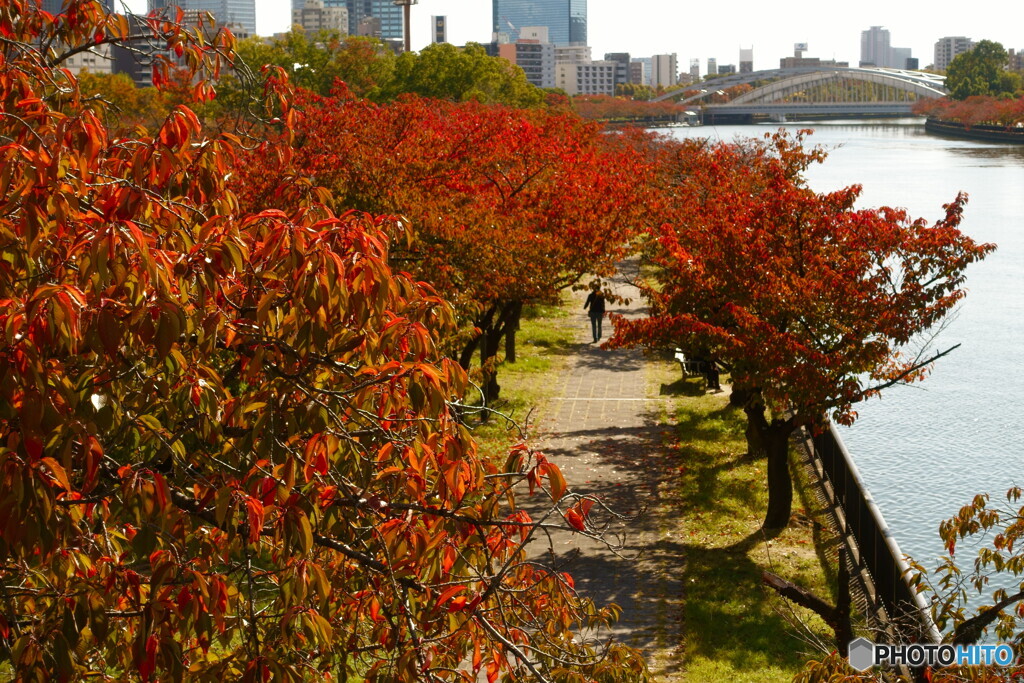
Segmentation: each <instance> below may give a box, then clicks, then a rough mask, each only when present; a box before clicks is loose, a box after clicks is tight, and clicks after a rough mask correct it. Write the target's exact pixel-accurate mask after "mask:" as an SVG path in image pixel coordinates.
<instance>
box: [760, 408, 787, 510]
mask: <svg viewBox="0 0 1024 683" xmlns="http://www.w3.org/2000/svg"><path fill="white" fill-rule="evenodd" d="M791 432H792V428H789V429H786V428H780V427H778V426H774V425H773V426H772V427H771V428H770V429H769V431H768V433H767V434H765V433H762V434H761V437H762V438H761V441H762V443H763V444H764V446H765V450H766V451H767V452H768V460H767V462H766V464H765V469H766V470H767V472H768V512H767V513H766V514H765V517H764V524H763V526H764V528H765V529H785V528H786V527H787V526H788V525H789V516H790V514H791V513H792V511H793V480H792V479H791V478H790V476H789V435H790V433H791Z"/></svg>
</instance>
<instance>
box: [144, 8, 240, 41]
mask: <svg viewBox="0 0 1024 683" xmlns="http://www.w3.org/2000/svg"><path fill="white" fill-rule="evenodd" d="M174 6H177V7H181V9H183V10H185V11H186V12H187V11H189V10H195V11H197V12H199V13H203V12H209V13H210V14H212V15H213V17H214V19H216V20H217V24H218V25H219V26H226V27H227V28H229V29H231V32H232V33H234V34H235V37H236V38H247V37H249V36H254V35H256V0H177V1H176V2H170V1H169V0H149V10H150V11H153V10H156V9H163V8H165V7H174Z"/></svg>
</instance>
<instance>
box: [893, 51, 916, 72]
mask: <svg viewBox="0 0 1024 683" xmlns="http://www.w3.org/2000/svg"><path fill="white" fill-rule="evenodd" d="M911 59H912V56H911V51H910V48H909V47H894V48H892V49H891V51H890V52H889V67H890V68H892V69H909V68H910V67H908V66H907V62H909V61H910V60H911Z"/></svg>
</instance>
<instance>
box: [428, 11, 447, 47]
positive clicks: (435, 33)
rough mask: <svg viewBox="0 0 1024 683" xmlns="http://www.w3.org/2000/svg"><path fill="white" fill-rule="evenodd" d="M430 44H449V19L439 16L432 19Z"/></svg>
mask: <svg viewBox="0 0 1024 683" xmlns="http://www.w3.org/2000/svg"><path fill="white" fill-rule="evenodd" d="M430 42H432V43H447V42H448V17H445V16H437V15H435V16H432V17H430Z"/></svg>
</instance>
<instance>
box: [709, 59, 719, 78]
mask: <svg viewBox="0 0 1024 683" xmlns="http://www.w3.org/2000/svg"><path fill="white" fill-rule="evenodd" d="M717 75H718V59H716V58H715V57H708V76H717Z"/></svg>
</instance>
